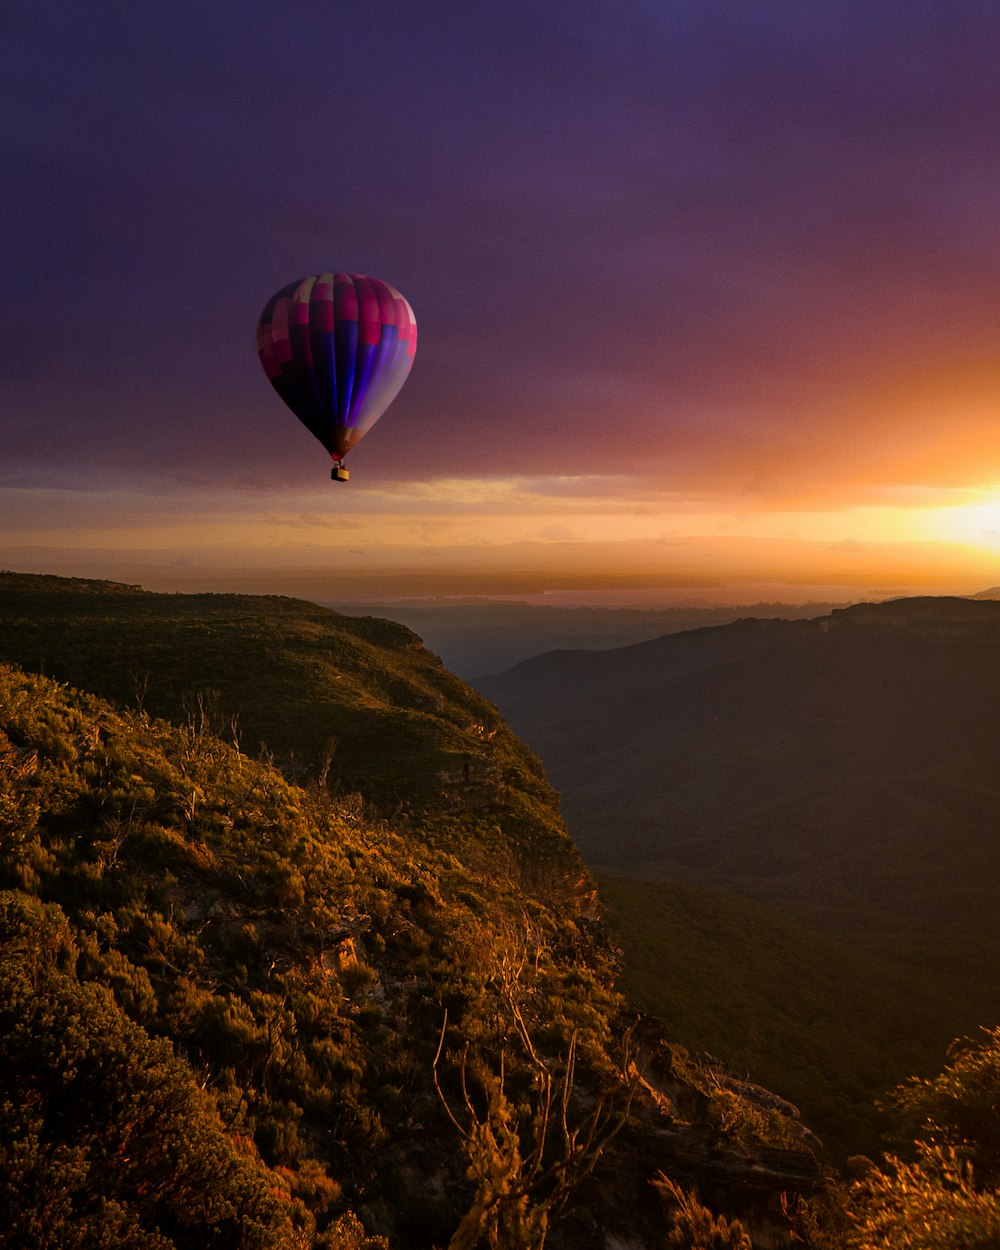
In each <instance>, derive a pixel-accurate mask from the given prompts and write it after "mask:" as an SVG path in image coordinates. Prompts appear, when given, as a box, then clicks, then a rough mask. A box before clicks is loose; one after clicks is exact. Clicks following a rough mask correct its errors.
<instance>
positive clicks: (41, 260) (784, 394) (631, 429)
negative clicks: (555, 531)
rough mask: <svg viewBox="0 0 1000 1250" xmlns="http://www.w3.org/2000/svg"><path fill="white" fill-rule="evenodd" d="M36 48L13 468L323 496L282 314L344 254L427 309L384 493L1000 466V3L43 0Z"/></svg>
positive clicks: (11, 26) (853, 494) (391, 438)
mask: <svg viewBox="0 0 1000 1250" xmlns="http://www.w3.org/2000/svg"><path fill="white" fill-rule="evenodd" d="M5 42H6V46H7V51H6V56H5V72H4V74H3V76H2V77H0V94H2V100H3V112H4V117H5V125H4V127H3V132H2V137H0V142H2V145H3V149H4V154H3V185H4V202H5V203H4V208H3V214H4V227H3V232H2V239H3V251H4V255H3V261H2V266H0V281H2V282H3V284H4V286H5V288H6V289H5V292H4V307H6V309H7V310H8V316H7V320H6V326H5V332H4V334H3V336H2V347H0V370H2V373H0V405H2V406H0V434H2V446H3V455H2V459H0V486H3V487H7V488H12V489H16V490H17V491H19V492H23V491H24V490H25V489H26V488H27V489H38V490H46V491H49V490H58V489H61V488H69V489H74V488H79V487H80V486H81V485H82V484H87V485H88V486H91V487H92V486H94V485H95V484H99V485H100V486H101V487H103V488H106V489H107V490H108V491H110V492H112V493H114V491H116V490H118V489H122V490H126V489H127V490H135V491H139V492H142V491H144V490H147V489H155V490H163V489H167V490H169V489H173V488H176V489H177V490H183V491H188V490H198V489H205V490H208V491H213V492H217V493H219V494H225V493H226V492H227V491H230V490H232V491H237V492H243V493H244V494H245V492H247V491H250V492H254V491H257V492H260V493H261V495H262V496H266V495H267V494H268V493H269V492H272V491H274V490H283V491H285V490H294V489H296V488H297V487H298V486H300V485H301V484H304V483H308V484H309V485H310V486H312V485H314V484H315V483H316V481H317V480H318V478H319V477H320V476H325V458H324V453H323V452H322V450H321V449H320V448H319V446H318V444H315V443H313V441H312V440H311V438H310V436H309V435H308V434H307V433H306V432H305V431H304V430H302V429H301V427H299V425H298V423H297V422H296V421H295V419H294V418H293V417H291V415H290V414H287V413H286V412H285V411H284V410H283V409H282V408H281V406H280V402H279V401H278V400H277V398H276V396H275V395H274V394H273V392H272V391H271V389H270V387H269V386H268V385H267V383H266V380H265V379H264V376H263V373H262V371H261V370H260V367H259V365H258V363H257V360H256V356H255V354H254V347H253V336H254V324H255V321H256V318H257V314H258V312H259V310H260V307H261V306H262V305H263V303H264V302H265V300H266V299H267V297H268V296H269V295H270V294H271V293H272V291H274V290H275V289H277V288H278V287H280V286H283V285H284V284H286V283H287V282H289V281H291V280H293V279H295V278H297V277H300V276H302V275H304V274H308V273H315V272H319V271H321V270H325V269H330V268H333V269H338V268H340V269H347V270H351V271H356V272H362V273H371V274H374V275H376V276H379V277H382V278H385V279H387V280H388V281H390V282H392V283H393V284H394V285H396V286H397V287H398V288H399V289H400V290H401V291H403V293H404V294H405V295H406V296H407V298H408V299H409V300H410V302H411V304H412V305H413V307H414V310H415V312H416V316H417V320H418V323H419V326H420V348H419V351H418V354H417V360H416V363H415V366H414V369H413V373H412V375H411V377H410V380H409V381H408V383H407V385H406V387H405V388H404V390H403V392H402V394H401V396H400V398H399V399H398V400H397V401H396V404H395V405H394V406H393V408H392V409H390V411H389V413H388V414H387V415H386V416H385V417H384V418H383V420H382V422H381V423H380V425H379V426H378V428H377V429H376V431H375V432H373V433H372V434H371V435H370V436H369V438H368V440H366V442H365V444H364V446H363V448H362V449H360V450H359V451H358V452H356V453H355V455H354V456H353V457H352V466H351V467H352V470H355V475H356V476H360V475H358V474H357V470H362V469H363V472H364V475H365V477H366V478H367V480H368V481H369V482H376V481H377V482H382V483H386V482H389V483H391V482H393V481H403V480H406V479H412V478H414V477H417V478H420V479H421V480H429V479H435V478H482V477H489V476H491V475H505V474H519V473H525V472H528V473H532V474H542V475H544V474H552V475H559V476H567V475H569V476H572V475H586V474H591V473H605V474H608V475H613V476H614V477H615V479H616V480H617V481H618V482H619V483H620V487H619V489H620V492H621V496H622V498H624V497H626V496H627V495H628V494H629V492H630V491H638V490H649V489H655V490H660V491H665V492H668V493H671V494H674V495H676V494H678V493H679V494H681V495H683V496H684V497H686V498H694V497H698V498H708V497H712V498H715V499H719V498H727V499H730V500H737V501H739V500H743V502H744V504H745V505H746V506H758V505H759V503H760V501H761V500H764V501H771V503H773V504H775V506H780V507H785V506H789V507H790V506H813V505H815V503H816V501H818V500H820V501H822V500H827V501H829V500H833V501H834V502H835V503H836V504H837V506H843V505H844V504H845V503H850V502H865V501H866V500H868V499H870V498H871V497H873V493H874V494H876V495H877V493H878V492H879V491H883V490H885V489H886V488H892V489H896V488H905V487H914V488H920V489H924V488H928V489H941V490H954V489H957V490H961V489H964V488H966V487H968V486H978V485H982V484H983V483H984V482H987V483H1000V451H998V446H1000V440H998V439H997V438H996V430H997V412H996V405H997V399H998V397H1000V367H998V357H1000V353H998V350H997V344H998V329H1000V313H998V309H1000V294H998V292H1000V284H998V279H1000V272H998V270H1000V238H998V236H1000V144H998V142H997V136H998V135H1000V75H998V73H997V69H996V50H997V48H998V47H1000V6H998V5H997V4H996V3H995V0H989V2H985V0H981V2H977V0H954V2H953V3H950V4H947V5H946V4H942V3H941V2H940V0H933V2H931V0H908V2H907V3H885V2H881V0H858V2H845V0H839V2H838V0H830V2H828V3H824V4H822V5H819V4H815V5H814V4H809V3H801V4H789V3H787V0H775V2H772V3H755V2H754V0H746V2H742V0H741V2H740V3H735V2H733V0H727V2H726V3H718V2H713V0H632V2H629V0H573V3H562V2H552V3H545V2H544V0H535V2H534V3H524V2H519V0H513V2H510V0H506V2H505V3H503V4H491V5H487V4H474V3H463V2H461V0H454V2H452V3H435V2H433V0H420V2H417V0H402V2H400V3H385V2H383V0H369V2H365V3H344V2H340V3H338V2H336V0H323V2H322V3H289V4H285V5H276V4H274V3H268V4H263V3H254V2H250V3H247V2H243V3H239V4H237V3H210V4H206V3H198V4H188V3H170V4H165V5H159V6H153V5H145V4H139V5H136V4H132V3H130V4H112V3H102V2H100V0H98V2H96V3H94V4H86V5H84V4H80V3H76V2H70V0H64V2H62V3H60V2H58V0H55V2H50V3H45V2H44V0H36V2H34V3H31V4H27V3H17V0H15V5H14V17H13V19H12V20H10V19H8V24H7V29H6V30H5ZM945 434H947V436H945ZM976 474H978V478H976V476H975V475H976ZM973 479H975V480H973ZM353 488H354V485H353V482H352V487H351V489H352V490H353ZM19 498H20V499H21V500H22V501H23V502H30V501H28V500H26V497H25V496H24V495H23V494H21V495H19Z"/></svg>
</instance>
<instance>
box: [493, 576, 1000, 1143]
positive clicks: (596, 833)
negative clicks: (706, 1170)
mask: <svg viewBox="0 0 1000 1250" xmlns="http://www.w3.org/2000/svg"><path fill="white" fill-rule="evenodd" d="M477 685H478V687H479V688H480V689H481V690H482V691H483V693H485V694H486V695H488V696H489V697H490V698H492V699H493V700H495V702H496V703H497V705H498V706H499V707H500V708H501V709H502V711H503V712H504V715H505V716H506V717H507V718H508V719H509V721H510V723H511V724H512V726H513V727H514V728H515V729H516V731H517V732H518V733H519V734H520V735H521V736H522V737H523V738H524V739H525V740H526V741H527V742H528V743H529V744H530V745H531V746H533V747H534V748H535V749H536V750H537V751H538V753H539V755H540V756H541V757H542V760H543V762H544V763H545V766H546V769H547V770H548V773H549V776H550V778H551V780H552V782H553V784H554V785H555V786H556V788H557V789H558V790H559V791H560V793H561V796H562V809H563V814H564V815H565V817H566V820H567V823H568V825H569V828H570V831H571V833H572V834H573V836H574V838H575V839H576V841H577V842H578V844H579V846H580V848H581V850H582V851H583V853H584V857H585V858H586V860H587V861H588V863H589V864H590V865H591V866H592V867H593V868H594V869H595V870H596V871H597V872H598V875H599V877H600V878H601V879H602V881H604V883H605V884H604V889H603V892H604V894H605V896H606V901H607V903H608V905H609V907H610V909H611V911H612V914H613V916H614V917H615V919H616V922H617V924H618V926H619V929H620V932H621V940H622V944H623V947H624V949H625V955H626V960H627V961H628V963H629V965H630V972H629V974H628V977H629V981H628V983H629V985H630V988H631V990H632V992H633V993H634V994H635V995H636V997H637V998H638V999H639V1001H640V1002H642V1003H643V1004H644V1005H645V1006H646V1007H647V1008H648V1009H649V1010H656V1011H661V1012H663V1011H668V1009H669V1005H670V1004H671V1003H673V1002H676V1001H677V997H676V996H677V993H678V992H680V993H681V995H682V997H683V992H684V991H683V988H682V989H681V990H680V991H678V987H679V986H681V987H682V986H683V983H684V982H685V978H687V983H688V985H689V986H690V984H691V983H692V981H697V980H698V979H699V978H701V983H703V984H704V983H718V984H719V985H720V999H721V1001H724V1002H729V1001H731V995H730V994H729V993H728V992H727V991H725V990H722V989H721V986H722V984H723V983H724V978H720V977H716V976H711V975H706V969H707V968H709V967H711V966H712V964H713V962H714V963H715V964H716V965H719V966H721V965H722V963H724V961H725V957H724V955H723V953H722V947H721V946H720V945H719V944H718V942H717V941H716V938H715V937H713V936H712V934H713V932H714V931H715V930H714V929H713V926H717V927H718V930H719V931H720V932H722V931H728V932H729V934H730V935H731V937H732V939H733V941H734V942H735V943H737V944H740V943H742V945H743V950H741V951H737V952H735V953H734V954H733V956H732V960H733V963H734V965H735V966H741V960H742V959H743V955H744V953H745V952H746V951H757V952H758V957H756V958H753V959H749V960H747V961H746V962H745V966H744V967H743V975H742V978H741V983H742V985H743V986H744V990H745V1003H744V1005H745V1008H746V1010H745V1012H743V1013H735V1014H734V1013H730V1014H729V1016H728V1017H727V1019H728V1027H726V1026H725V1023H724V1022H722V1021H721V1018H720V1017H716V1018H715V1020H714V1021H711V1020H709V1019H708V1017H707V1016H706V1014H705V1007H706V1004H705V1003H698V1004H697V1009H696V1010H694V1011H688V1010H687V1008H685V1009H684V1010H683V1011H681V1010H680V1008H678V1020H679V1021H681V1019H682V1017H683V1018H684V1023H683V1027H682V1028H681V1032H680V1036H682V1037H683V1039H684V1040H686V1041H689V1042H690V1043H691V1044H693V1045H699V1046H704V1047H709V1048H714V1049H716V1050H717V1052H718V1053H720V1054H721V1055H722V1056H723V1057H725V1058H727V1059H729V1060H730V1061H733V1062H738V1061H739V1060H740V1059H742V1060H743V1061H744V1062H746V1063H748V1064H750V1065H752V1066H751V1068H750V1070H751V1071H752V1072H753V1074H754V1075H755V1076H757V1077H759V1078H760V1079H768V1080H773V1079H774V1068H773V1063H774V1062H775V1060H777V1061H779V1062H780V1060H781V1056H782V1055H783V1054H784V1055H787V1057H788V1067H787V1075H788V1083H787V1085H786V1086H785V1087H786V1088H788V1089H789V1090H794V1092H795V1096H796V1097H797V1098H799V1099H800V1100H801V1101H802V1102H803V1104H804V1105H806V1106H808V1107H809V1108H810V1112H811V1114H813V1115H814V1117H815V1118H816V1119H817V1122H823V1121H824V1119H825V1116H826V1112H824V1111H823V1109H822V1106H823V1100H824V1099H825V1098H826V1095H822V1096H821V1097H817V1098H816V1099H815V1100H813V1099H811V1098H810V1097H809V1096H808V1095H804V1094H803V1082H802V1081H801V1079H800V1077H801V1071H802V1061H801V1058H800V1057H801V1055H802V1054H803V1053H804V1052H805V1053H808V1047H809V1045H810V1043H809V1029H808V1028H806V1029H805V1030H803V1029H802V1027H801V1023H802V1021H801V1019H798V1020H796V1019H794V1018H793V1019H789V1018H786V1019H785V1021H784V1023H782V1022H781V1020H780V1019H779V1018H778V1016H777V1015H775V1014H774V1012H773V1011H772V1010H771V1008H767V1007H766V1004H767V1002H769V1001H772V999H771V996H772V995H773V994H774V993H775V992H777V993H778V995H779V997H780V998H782V999H783V1000H785V1002H786V1006H791V1004H793V1003H795V1002H801V1001H802V1000H801V998H800V992H802V993H807V994H808V997H809V1004H808V1005H807V1006H804V1007H803V1014H804V1016H805V1019H806V1020H807V1021H808V1020H810V1019H811V1020H812V1023H813V1026H814V1027H815V1028H816V1029H822V1031H823V1032H822V1037H821V1038H820V1039H818V1040H817V1042H816V1047H815V1054H816V1055H820V1054H822V1053H824V1050H825V1048H826V1047H827V1045H828V1043H829V1041H830V1039H831V1038H836V1037H837V1036H838V1035H839V1031H840V1029H841V1025H842V1023H843V1022H844V1021H846V1020H851V1021H853V1020H854V1019H858V1018H860V1015H864V1011H866V1010H868V1009H867V1008H865V1009H864V1010H863V1011H861V1012H860V1013H859V1010H858V1008H859V999H858V995H859V994H861V996H862V997H863V998H867V1001H868V1003H869V1007H870V1006H871V1005H872V999H871V998H870V997H868V995H869V991H870V990H871V989H872V987H874V986H875V985H879V986H881V989H880V990H879V991H878V994H877V995H876V998H877V1000H878V1010H879V1011H880V1012H881V1015H882V1017H883V1019H884V1022H885V1027H884V1029H883V1030H882V1031H881V1037H882V1039H883V1040H882V1044H880V1046H879V1048H878V1055H877V1057H876V1060H875V1061H874V1062H872V1063H869V1062H868V1061H863V1062H860V1063H858V1064H857V1066H856V1068H855V1071H856V1074H857V1078H858V1082H859V1084H858V1085H856V1086H855V1087H854V1089H853V1090H852V1092H853V1094H854V1095H855V1096H859V1091H860V1089H861V1087H862V1086H869V1087H870V1085H871V1083H872V1082H875V1083H876V1084H877V1083H878V1082H879V1081H885V1082H887V1083H888V1082H891V1081H892V1080H896V1079H900V1078H901V1077H902V1075H903V1074H904V1073H905V1072H906V1071H907V1069H910V1070H913V1069H914V1068H916V1069H920V1070H923V1071H929V1070H931V1068H932V1067H933V1065H934V1064H935V1062H936V1056H937V1055H938V1054H939V1053H940V1046H941V1044H942V1040H943V1037H944V1036H946V1035H947V1034H948V1033H949V1032H951V1033H953V1034H954V1035H958V1034H961V1033H967V1032H969V1031H972V1030H974V1029H975V1027H976V1025H977V1024H989V1023H991V1022H992V1021H993V1019H994V1018H995V1017H996V1015H997V1007H996V990H995V987H996V984H997V980H998V978H1000V767H998V764H997V761H998V759H1000V699H998V698H997V697H996V692H997V691H998V690H1000V603H997V602H990V601H986V600H980V601H973V600H965V599H947V598H944V599H940V598H923V599H907V600H898V601H894V602H889V603H885V604H865V605H857V606H854V607H851V608H846V609H843V610H839V611H835V612H833V613H831V614H830V615H828V616H826V617H824V618H820V619H818V620H815V621H781V620H775V621H752V620H746V621H740V622H736V623H733V624H731V625H726V626H720V627H717V628H710V629H700V630H695V631H691V632H689V633H685V634H677V635H673V636H670V637H665V638H661V639H658V640H655V641H651V642H646V643H642V644H639V645H636V646H632V647H627V648H622V649H620V650H616V651H607V652H601V653H588V652H553V653H550V654H548V655H542V656H538V657H536V658H535V659H533V660H530V661H528V662H526V663H524V664H521V665H518V666H517V667H516V668H513V669H511V670H510V671H509V672H507V673H504V674H501V675H499V676H496V677H492V678H488V679H483V680H480V681H479V682H478V683H477ZM630 878H632V879H637V880H638V882H639V883H641V884H635V885H633V886H630V885H629V879H630ZM657 883H664V884H662V885H660V886H658V885H657ZM666 883H673V885H672V886H670V887H669V888H668V886H667V885H666ZM682 884H683V885H684V886H685V888H687V889H688V890H694V893H693V894H689V895H688V896H686V901H684V900H680V901H679V898H678V895H677V893H676V891H677V889H678V888H679V887H680V885H682ZM706 888H707V889H709V890H712V891H720V890H724V891H728V892H730V893H731V894H734V895H741V896H743V897H744V898H746V899H750V900H755V901H756V902H757V903H760V904H763V905H766V906H767V907H768V908H770V909H771V913H772V916H771V919H770V920H768V919H767V914H766V913H761V912H759V911H758V912H756V913H753V912H747V911H746V910H744V911H743V912H741V913H739V914H740V915H741V916H742V919H741V920H739V922H738V923H737V921H736V920H735V919H734V917H733V915H729V914H728V913H727V910H726V908H725V907H724V906H723V905H722V904H721V903H720V902H719V901H718V895H715V896H714V897H715V899H716V901H715V902H714V903H713V902H711V901H710V900H708V899H706V898H705V897H704V895H703V894H699V893H698V890H704V889H706ZM698 900H700V901H698ZM775 913H780V915H778V914H775ZM781 916H784V917H788V918H792V919H794V920H795V921H797V922H799V923H800V924H802V925H805V926H808V930H810V931H811V932H810V933H809V935H808V938H807V937H806V936H805V935H803V936H802V939H801V951H806V950H808V951H810V952H811V953H812V956H813V966H812V968H811V970H810V968H809V967H808V966H803V964H802V963H801V962H797V961H796V960H795V959H792V960H791V961H790V960H789V958H788V956H789V950H790V949H792V950H794V944H793V947H792V948H790V947H789V943H788V940H787V930H783V929H782V928H781V925H782V924H784V923H786V922H785V921H782V920H781ZM685 917H687V919H685ZM741 927H742V931H743V933H744V934H745V938H744V939H741V938H740V936H739V935H740V932H741ZM769 932H770V933H771V934H772V936H773V935H775V934H780V933H785V934H786V937H785V938H784V939H782V940H781V941H778V939H777V938H775V942H774V943H773V944H772V945H771V946H770V947H768V946H767V940H768V939H767V934H768V933H769ZM803 932H804V934H805V931H803ZM667 935H673V936H672V939H671V938H668V936H667ZM762 941H763V945H764V948H766V949H772V950H773V959H772V960H769V961H765V960H764V959H762V958H760V957H759V952H760V950H761V949H762ZM869 956H874V957H876V958H877V959H878V961H880V964H881V966H882V970H881V971H880V972H878V973H875V972H874V971H873V970H872V969H869V970H868V971H864V968H863V963H862V964H859V962H858V960H859V957H864V958H867V957H869ZM887 969H888V970H889V971H888V972H887ZM802 978H806V979H807V980H806V983H805V984H803V983H802V981H801V979H802ZM858 978H860V979H861V983H860V984H859V985H856V986H853V988H852V985H853V983H854V981H855V980H856V979H858ZM785 986H787V987H788V990H787V995H786V994H785V992H784V989H783V988H781V989H777V990H776V987H785ZM687 992H688V993H690V989H689V990H688V991H687ZM762 1011H763V1012H764V1013H765V1016H766V1017H767V1018H768V1019H769V1020H770V1024H769V1025H768V1029H767V1031H765V1032H764V1034H763V1035H764V1036H765V1037H766V1039H767V1044H766V1048H767V1050H768V1055H767V1057H766V1060H759V1059H757V1060H755V1059H753V1057H752V1053H751V1052H752V1047H750V1046H749V1044H748V1039H747V1038H746V1037H744V1036H743V1035H742V1034H741V1028H742V1027H743V1026H745V1027H747V1028H756V1027H758V1026H759V1024H760V1021H761V1018H762V1017H761V1014H760V1013H761V1012H762ZM779 1014H780V1013H779ZM791 1014H792V1016H794V1014H795V1013H794V1011H793V1012H792V1013H791ZM824 1019H825V1020H827V1021H829V1023H828V1024H826V1025H824V1024H823V1021H824ZM754 1021H756V1022H757V1025H755V1024H754ZM848 1031H850V1030H848ZM864 1032H865V1033H866V1034H867V1035H868V1036H875V1035H877V1034H878V1030H872V1029H871V1028H869V1027H868V1026H866V1027H865V1029H864ZM841 1040H842V1042H843V1040H844V1039H843V1038H842V1039H841ZM914 1046H916V1047H917V1049H918V1050H919V1051H920V1055H921V1056H922V1057H921V1058H919V1059H916V1057H915V1055H914V1050H913V1047H914ZM841 1053H842V1054H847V1053H849V1052H848V1047H847V1044H846V1043H844V1045H843V1046H842V1047H841ZM849 1066H850V1065H849ZM796 1070H798V1071H796ZM765 1074H766V1076H765ZM825 1081H826V1075H824V1076H823V1078H822V1083H821V1082H817V1083H816V1092H817V1094H821V1086H822V1084H823V1083H825ZM805 1084H806V1085H808V1082H806V1083H805ZM829 1106H830V1104H829V1102H828V1103H827V1107H828V1108H829ZM827 1122H828V1121H827ZM856 1140H857V1139H856Z"/></svg>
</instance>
